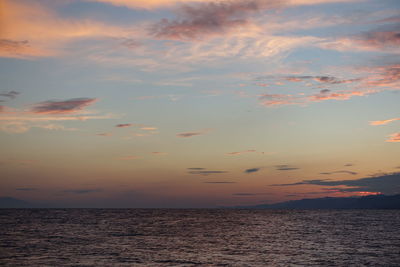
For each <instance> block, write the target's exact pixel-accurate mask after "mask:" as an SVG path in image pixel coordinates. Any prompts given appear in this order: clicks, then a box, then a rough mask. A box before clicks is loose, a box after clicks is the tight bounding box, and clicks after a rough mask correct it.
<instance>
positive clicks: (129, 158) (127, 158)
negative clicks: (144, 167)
mask: <svg viewBox="0 0 400 267" xmlns="http://www.w3.org/2000/svg"><path fill="white" fill-rule="evenodd" d="M118 159H119V160H135V159H140V157H139V156H123V157H119V158H118Z"/></svg>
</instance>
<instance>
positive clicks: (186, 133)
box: [176, 129, 210, 138]
mask: <svg viewBox="0 0 400 267" xmlns="http://www.w3.org/2000/svg"><path fill="white" fill-rule="evenodd" d="M209 132H210V129H206V130H201V131H196V132H184V133H177V134H176V137H179V138H189V137H194V136H199V135H205V134H207V133H209Z"/></svg>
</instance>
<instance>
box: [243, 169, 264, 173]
mask: <svg viewBox="0 0 400 267" xmlns="http://www.w3.org/2000/svg"><path fill="white" fill-rule="evenodd" d="M259 170H261V168H251V169H247V170H245V171H244V172H245V173H254V172H258V171H259Z"/></svg>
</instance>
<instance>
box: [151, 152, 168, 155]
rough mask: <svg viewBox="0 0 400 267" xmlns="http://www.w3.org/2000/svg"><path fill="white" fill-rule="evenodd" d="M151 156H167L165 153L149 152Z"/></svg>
mask: <svg viewBox="0 0 400 267" xmlns="http://www.w3.org/2000/svg"><path fill="white" fill-rule="evenodd" d="M151 154H153V155H157V156H165V155H168V153H167V152H159V151H154V152H151Z"/></svg>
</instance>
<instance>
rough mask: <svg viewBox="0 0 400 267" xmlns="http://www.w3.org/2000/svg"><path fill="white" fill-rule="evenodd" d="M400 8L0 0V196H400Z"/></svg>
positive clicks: (388, 2) (175, 199) (135, 199)
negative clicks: (399, 194)
mask: <svg viewBox="0 0 400 267" xmlns="http://www.w3.org/2000/svg"><path fill="white" fill-rule="evenodd" d="M399 14H400V3H399V1H398V0H380V1H376V0H282V1H276V0H274V1H272V0H192V1H187V0H146V1H143V0H58V1H52V0H0V81H1V83H0V143H1V149H0V196H9V197H14V198H18V199H23V200H27V201H33V202H38V203H50V204H51V205H55V206H63V207H143V208H153V207H160V208H165V207H170V208H187V207H193V208H198V207H220V206H232V205H252V204H254V205H257V204H263V203H276V202H281V201H288V200H296V199H302V198H317V197H326V196H329V197H344V196H362V195H371V194H380V193H382V194H398V193H400V173H399V172H400V160H399V159H400V104H399V103H400V15H399Z"/></svg>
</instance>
